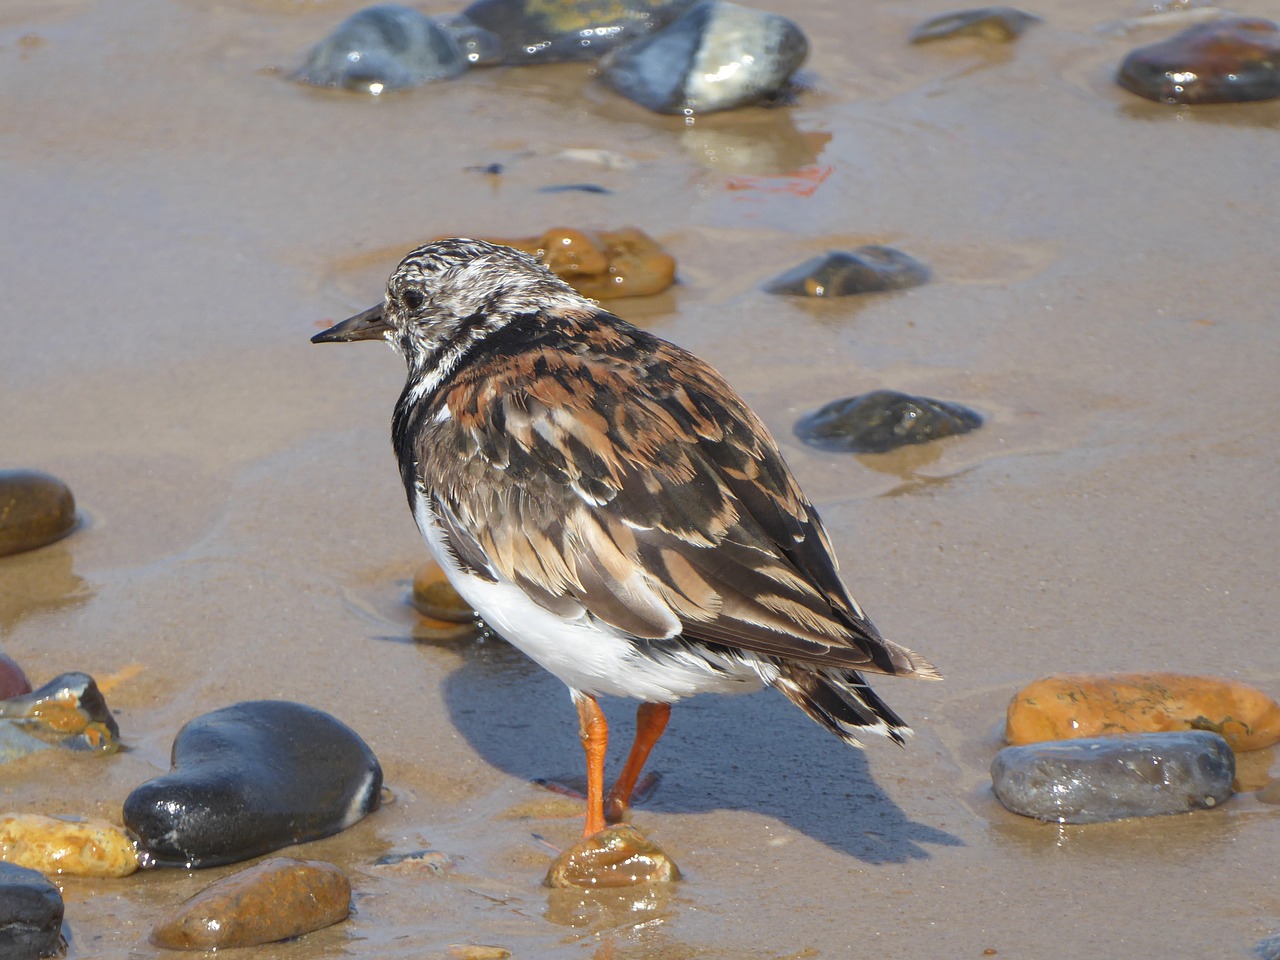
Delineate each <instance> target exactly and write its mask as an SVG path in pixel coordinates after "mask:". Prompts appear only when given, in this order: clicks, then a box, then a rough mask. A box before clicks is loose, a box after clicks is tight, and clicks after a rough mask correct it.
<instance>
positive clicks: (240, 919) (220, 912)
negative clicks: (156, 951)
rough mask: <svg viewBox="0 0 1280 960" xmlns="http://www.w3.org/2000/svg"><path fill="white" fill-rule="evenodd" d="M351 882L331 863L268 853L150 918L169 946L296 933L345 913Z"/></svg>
mask: <svg viewBox="0 0 1280 960" xmlns="http://www.w3.org/2000/svg"><path fill="white" fill-rule="evenodd" d="M350 913H351V882H350V881H349V880H348V879H347V875H346V874H345V873H343V872H342V871H341V870H339V869H338V868H337V867H335V866H334V865H333V864H331V863H323V862H320V861H317V860H291V859H289V858H287V857H272V858H271V859H269V860H263V861H262V862H261V863H258V864H255V865H254V866H252V867H249V868H248V869H246V870H241V871H240V872H239V873H234V874H232V875H231V876H229V877H223V878H222V879H221V880H218V881H215V882H214V883H211V884H209V886H207V887H205V888H204V889H203V890H201V891H200V892H199V893H197V894H196V895H195V896H194V897H192V898H191V899H190V900H187V901H186V902H185V903H183V904H181V905H180V906H179V907H177V909H175V910H173V911H172V912H171V913H170V914H169V915H168V916H166V917H165V918H164V919H162V920H161V921H160V922H159V923H158V924H156V926H155V929H153V930H152V931H151V942H152V943H154V944H155V945H156V946H158V947H165V948H166V949H169V950H222V949H226V948H228V947H251V946H254V945H256V944H260V943H274V942H275V941H277V940H287V939H289V938H290V937H300V936H302V935H303V934H305V933H310V932H311V931H313V930H320V929H322V928H324V927H328V926H332V925H333V924H335V923H340V922H341V921H343V920H345V919H347V916H348V915H349V914H350Z"/></svg>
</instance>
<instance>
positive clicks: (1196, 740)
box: [991, 730, 1236, 823]
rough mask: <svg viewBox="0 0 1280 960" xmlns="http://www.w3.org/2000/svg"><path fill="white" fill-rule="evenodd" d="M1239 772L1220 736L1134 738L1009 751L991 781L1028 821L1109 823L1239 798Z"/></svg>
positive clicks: (994, 765)
mask: <svg viewBox="0 0 1280 960" xmlns="http://www.w3.org/2000/svg"><path fill="white" fill-rule="evenodd" d="M1235 769H1236V762H1235V755H1234V754H1233V753H1232V752H1231V748H1230V747H1229V746H1228V745H1227V741H1226V740H1224V739H1222V737H1220V736H1218V735H1217V734H1216V733H1210V732H1209V731H1207V730H1185V731H1180V732H1177V733H1132V734H1122V735H1119V736H1114V737H1091V738H1088V739H1084V740H1055V741H1052V742H1049V743H1035V744H1028V745H1026V746H1017V747H1005V748H1004V749H1003V750H1001V751H1000V752H999V753H997V754H996V756H995V759H994V760H993V761H992V762H991V783H992V787H993V789H994V790H995V794H996V797H997V798H998V799H999V800H1000V802H1001V803H1003V804H1004V805H1005V806H1006V807H1008V808H1009V809H1010V810H1012V811H1013V812H1014V813H1019V814H1022V815H1023V816H1024V817H1035V818H1036V819H1038V820H1052V821H1056V822H1058V823H1102V822H1104V821H1107V820H1123V819H1125V818H1126V817H1152V816H1158V815H1162V814H1169V813H1186V812H1187V811H1189V810H1200V809H1204V808H1207V807H1215V806H1217V805H1218V804H1220V803H1222V802H1223V801H1225V800H1227V799H1229V798H1230V797H1231V792H1232V791H1231V781H1232V778H1233V777H1234V776H1235Z"/></svg>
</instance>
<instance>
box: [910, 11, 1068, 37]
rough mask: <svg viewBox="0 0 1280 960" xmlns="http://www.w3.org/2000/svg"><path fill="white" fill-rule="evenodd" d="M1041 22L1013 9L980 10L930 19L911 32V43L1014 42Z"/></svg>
mask: <svg viewBox="0 0 1280 960" xmlns="http://www.w3.org/2000/svg"><path fill="white" fill-rule="evenodd" d="M1041 22H1043V20H1042V18H1040V17H1037V16H1036V15H1035V14H1032V13H1024V12H1023V11H1021V10H1016V9H1014V8H1013V7H981V8H980V9H977V10H957V11H956V12H954V13H944V14H941V15H940V16H937V17H930V18H929V19H928V20H926V21H924V22H923V23H921V24H920V25H919V26H918V27H916V28H915V29H914V30H912V31H911V37H910V40H911V42H912V43H929V42H930V41H933V40H946V39H949V38H950V37H979V38H981V39H983V40H991V41H994V42H996V43H1009V42H1011V41H1013V40H1017V39H1018V37H1020V36H1022V34H1023V33H1024V32H1026V29H1027V27H1029V26H1031V25H1032V24H1036V23H1041Z"/></svg>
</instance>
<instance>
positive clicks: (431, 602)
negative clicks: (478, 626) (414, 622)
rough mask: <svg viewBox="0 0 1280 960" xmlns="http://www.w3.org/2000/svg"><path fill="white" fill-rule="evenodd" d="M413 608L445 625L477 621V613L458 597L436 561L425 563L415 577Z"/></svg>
mask: <svg viewBox="0 0 1280 960" xmlns="http://www.w3.org/2000/svg"><path fill="white" fill-rule="evenodd" d="M413 606H414V608H415V609H417V610H418V612H419V613H422V614H423V615H424V616H428V617H430V618H431V619H433V620H442V621H444V622H445V623H472V622H474V621H475V619H476V612H475V611H474V610H472V609H471V608H470V607H469V606H467V601H465V600H463V599H462V597H460V596H458V591H457V590H455V589H453V584H451V583H450V582H449V578H448V577H446V576H445V575H444V571H443V570H442V569H440V564H438V563H436V562H435V561H434V560H431V561H428V562H427V563H424V564H423V565H422V566H421V567H419V568H418V572H417V573H415V574H414V575H413Z"/></svg>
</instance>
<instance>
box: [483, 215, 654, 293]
mask: <svg viewBox="0 0 1280 960" xmlns="http://www.w3.org/2000/svg"><path fill="white" fill-rule="evenodd" d="M493 242H494V243H501V244H505V245H506V246H509V247H515V248H516V249H517V250H523V251H524V252H525V253H532V254H533V255H534V256H537V257H540V258H541V259H542V260H543V262H544V263H546V265H547V266H548V267H550V268H551V269H552V271H554V272H555V274H556V275H557V276H559V277H561V278H562V279H563V280H565V281H567V282H568V283H569V284H570V285H571V286H572V287H574V289H576V290H577V291H578V292H579V293H581V294H582V295H583V296H586V297H591V298H592V299H594V300H613V299H617V298H619V297H645V296H650V295H652V294H655V293H661V292H662V291H663V290H666V289H667V288H668V287H670V286H671V285H672V284H673V283H675V280H676V261H675V258H674V257H672V256H671V254H669V253H667V252H666V251H665V250H663V249H662V247H661V246H659V244H658V242H657V241H656V240H654V239H653V238H652V237H650V236H649V235H648V234H647V233H645V232H644V231H643V230H640V229H638V228H636V227H620V228H619V229H617V230H575V229H573V228H571V227H553V228H552V229H550V230H548V231H547V232H546V233H544V234H542V236H540V237H526V238H523V239H519V240H494V241H493Z"/></svg>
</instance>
